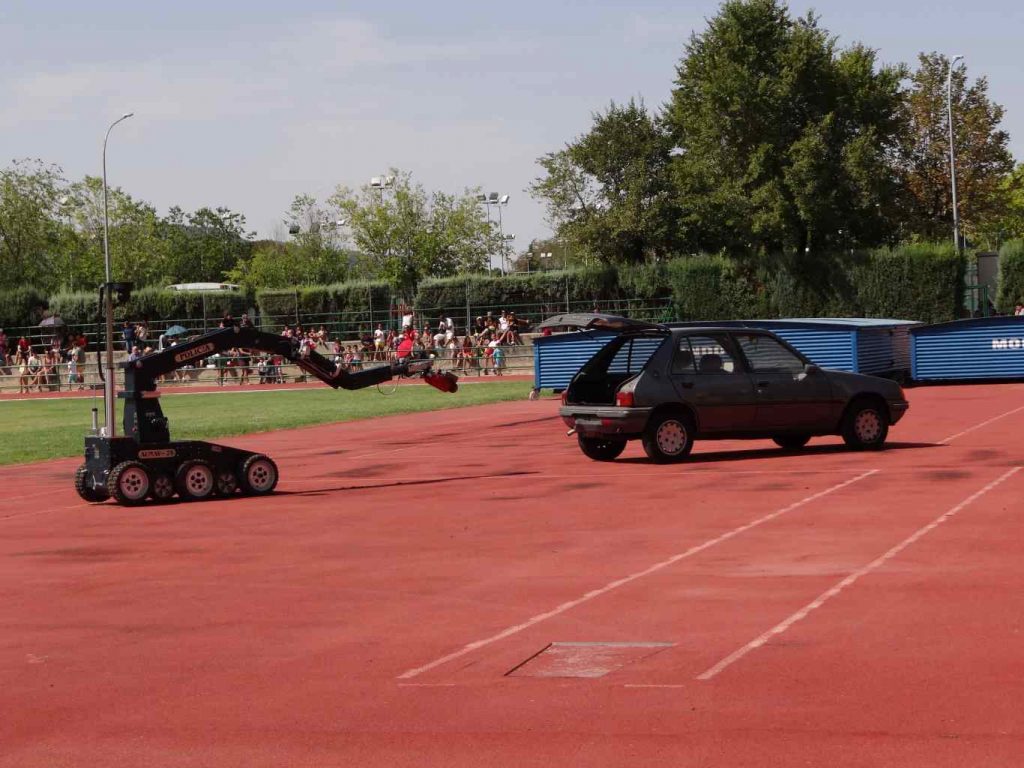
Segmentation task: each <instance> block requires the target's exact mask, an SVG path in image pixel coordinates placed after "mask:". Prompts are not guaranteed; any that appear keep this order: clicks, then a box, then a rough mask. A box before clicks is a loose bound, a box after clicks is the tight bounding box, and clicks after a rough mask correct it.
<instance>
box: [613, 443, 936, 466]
mask: <svg viewBox="0 0 1024 768" xmlns="http://www.w3.org/2000/svg"><path fill="white" fill-rule="evenodd" d="M946 447H947V446H945V445H943V444H942V443H886V444H885V447H884V448H883V449H882V450H880V451H853V450H850V449H849V448H847V447H846V446H845V445H811V446H807V447H806V448H800V449H799V450H796V451H787V450H784V449H782V448H754V449H751V450H740V451H709V452H708V453H691V454H690V456H689V458H687V459H685V460H684V461H682V462H680V463H681V464H704V463H713V462H719V461H746V460H747V459H786V458H792V457H794V456H828V455H833V454H839V453H848V454H850V455H854V456H855V455H864V454H870V453H885V452H886V451H902V450H912V449H922V448H946ZM615 463H616V464H650V463H652V462H651V460H650V459H648V458H647V457H645V456H631V457H629V458H625V459H617V460H616V462H615Z"/></svg>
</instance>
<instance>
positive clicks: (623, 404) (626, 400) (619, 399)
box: [615, 390, 633, 408]
mask: <svg viewBox="0 0 1024 768" xmlns="http://www.w3.org/2000/svg"><path fill="white" fill-rule="evenodd" d="M615 404H616V405H617V406H619V407H620V408H632V407H633V391H632V390H630V391H628V392H621V391H620V392H616V393H615Z"/></svg>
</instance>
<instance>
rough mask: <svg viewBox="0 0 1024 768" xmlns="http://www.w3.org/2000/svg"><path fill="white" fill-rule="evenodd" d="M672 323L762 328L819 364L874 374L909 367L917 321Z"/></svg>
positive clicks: (815, 319)
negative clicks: (912, 338)
mask: <svg viewBox="0 0 1024 768" xmlns="http://www.w3.org/2000/svg"><path fill="white" fill-rule="evenodd" d="M671 325H689V326H692V325H719V326H726V327H741V328H765V329H767V330H769V331H772V332H774V333H775V334H776V335H778V336H779V337H780V338H782V339H785V340H786V341H787V342H789V343H790V344H792V345H793V346H794V347H795V348H796V349H798V350H800V352H802V353H803V354H804V355H806V356H807V357H808V359H810V360H811V362H813V363H815V364H816V365H820V366H821V367H822V368H832V369H835V370H838V371H852V372H853V373H869V374H875V375H877V374H882V373H901V372H907V371H909V370H910V338H909V335H908V331H909V329H910V328H912V327H913V326H915V325H918V323H917V322H916V321H914V320H893V319H887V318H867V317H797V318H786V319H783V320H729V321H721V322H716V321H709V322H705V323H672V324H671Z"/></svg>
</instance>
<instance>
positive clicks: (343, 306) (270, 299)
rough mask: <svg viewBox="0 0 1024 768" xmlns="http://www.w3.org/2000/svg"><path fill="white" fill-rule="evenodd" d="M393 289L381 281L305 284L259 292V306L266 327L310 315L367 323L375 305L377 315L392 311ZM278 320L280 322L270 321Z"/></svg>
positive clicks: (257, 293) (374, 310)
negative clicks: (337, 316) (341, 317)
mask: <svg viewBox="0 0 1024 768" xmlns="http://www.w3.org/2000/svg"><path fill="white" fill-rule="evenodd" d="M391 303H392V294H391V288H390V286H389V285H388V284H387V283H385V282H380V281H353V282H351V283H335V284H333V285H306V286H296V287H295V288H275V289H266V290H262V291H257V292H256V305H257V307H259V311H260V316H261V317H262V318H263V319H264V321H265V322H264V324H265V325H270V326H273V325H274V324H275V322H277V321H279V324H283V323H284V322H287V320H288V319H290V318H293V317H295V315H296V314H298V315H299V316H308V315H327V314H331V315H333V314H346V318H345V319H346V321H347V322H349V323H362V322H368V321H369V319H370V314H369V313H370V309H371V306H372V309H373V314H374V316H377V317H379V316H380V313H381V311H382V310H387V309H389V308H390V306H391ZM271 318H277V321H272V320H270V319H271Z"/></svg>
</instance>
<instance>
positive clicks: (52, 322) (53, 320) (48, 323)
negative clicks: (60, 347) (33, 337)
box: [39, 315, 64, 328]
mask: <svg viewBox="0 0 1024 768" xmlns="http://www.w3.org/2000/svg"><path fill="white" fill-rule="evenodd" d="M61 325H64V321H63V320H61V319H60V318H59V317H57V315H50V316H49V317H47V318H44V319H43V322H41V323H40V324H39V327H40V328H56V327H57V326H61Z"/></svg>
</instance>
